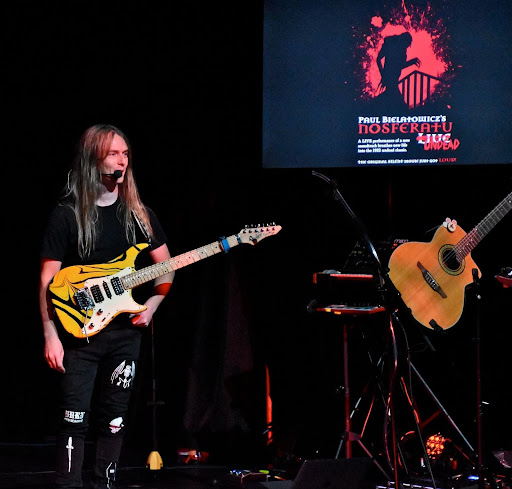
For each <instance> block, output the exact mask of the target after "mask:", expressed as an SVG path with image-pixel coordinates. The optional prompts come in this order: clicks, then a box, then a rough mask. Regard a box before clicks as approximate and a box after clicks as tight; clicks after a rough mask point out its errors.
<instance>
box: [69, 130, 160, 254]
mask: <svg viewBox="0 0 512 489" xmlns="http://www.w3.org/2000/svg"><path fill="white" fill-rule="evenodd" d="M115 134H117V135H118V136H120V137H121V138H123V139H124V141H125V142H126V145H127V146H128V166H127V168H126V171H125V175H124V181H123V183H121V184H119V201H120V206H119V207H118V217H119V219H120V221H121V222H122V223H123V224H124V228H125V232H126V238H127V240H128V242H130V243H132V244H135V239H136V238H135V231H136V227H137V226H140V227H141V228H142V231H143V233H144V234H145V235H146V237H147V238H153V229H152V227H151V223H150V220H149V216H148V213H147V210H146V208H145V206H144V204H143V203H142V201H141V200H140V197H139V192H138V190H137V185H136V184H135V179H134V177H133V171H132V152H131V147H130V143H129V142H128V139H127V138H126V136H125V135H124V134H123V132H122V131H120V130H119V129H118V128H117V127H115V126H112V125H109V124H97V125H94V126H92V127H90V128H89V129H87V130H86V131H85V132H84V133H83V134H82V137H81V138H80V142H79V144H78V148H77V152H76V157H75V161H74V165H73V168H72V169H71V171H70V173H69V176H68V182H67V186H66V194H65V198H66V201H67V202H66V203H67V205H69V206H70V207H71V208H72V209H73V212H74V213H75V217H76V222H77V224H78V253H79V255H80V257H81V258H84V257H87V256H89V255H90V254H91V252H92V251H93V250H94V248H95V244H96V239H97V234H98V229H97V225H96V224H97V222H98V208H97V206H96V201H97V199H98V197H99V196H100V192H101V189H102V186H101V174H100V172H99V170H98V163H99V162H100V161H102V160H103V159H105V158H106V157H107V155H108V151H109V149H110V144H111V142H112V139H113V138H114V135H115Z"/></svg>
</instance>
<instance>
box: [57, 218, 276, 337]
mask: <svg viewBox="0 0 512 489" xmlns="http://www.w3.org/2000/svg"><path fill="white" fill-rule="evenodd" d="M280 230H281V226H277V225H275V224H274V225H271V226H259V225H258V227H252V228H249V227H246V228H244V229H242V230H241V231H240V232H239V233H238V234H234V235H233V236H229V237H228V238H221V239H220V240H218V241H215V242H213V243H210V244H208V245H206V246H202V247H201V248H197V249H195V250H192V251H189V252H187V253H183V254H181V255H178V256H175V257H172V258H170V259H169V260H165V261H163V262H160V263H156V264H154V265H151V266H149V267H145V268H142V269H140V270H135V260H136V258H137V256H138V255H139V253H140V252H141V251H142V250H144V249H145V248H147V247H148V244H147V243H143V244H137V245H134V246H132V247H130V248H129V249H128V250H127V251H126V252H125V253H123V254H122V255H121V256H118V257H117V258H115V259H113V260H111V261H109V262H107V263H103V264H99V265H74V266H70V267H66V268H63V269H62V270H60V271H59V272H58V273H56V274H55V276H54V277H53V279H52V282H51V283H50V285H49V292H50V299H51V301H52V304H53V307H54V309H55V312H56V314H57V317H58V318H59V321H60V322H61V324H62V326H63V327H64V328H65V329H66V331H68V332H69V333H71V334H72V335H73V336H75V337H77V338H87V337H88V336H93V335H95V334H97V333H99V332H100V331H101V330H102V329H103V328H105V326H107V324H108V323H109V322H110V321H111V320H112V319H113V318H115V317H116V316H117V315H119V314H121V313H123V312H127V313H132V314H137V313H140V312H142V311H144V310H145V309H146V306H144V305H141V304H138V303H137V302H135V300H134V299H133V298H132V289H133V288H135V287H138V286H139V285H142V284H144V283H146V282H149V281H150V280H153V279H155V278H157V277H160V276H162V275H164V274H166V273H169V272H171V271H174V270H177V269H179V268H183V267H186V266H187V265H191V264H192V263H196V262H197V261H199V260H203V259H204V258H208V257H210V256H213V255H215V254H217V253H220V252H222V251H224V252H227V251H228V250H229V249H230V248H233V247H234V246H237V245H239V244H242V243H245V244H251V245H255V244H256V243H258V242H259V241H261V240H262V239H264V238H266V237H267V236H273V235H275V234H277V233H278V232H279V231H280Z"/></svg>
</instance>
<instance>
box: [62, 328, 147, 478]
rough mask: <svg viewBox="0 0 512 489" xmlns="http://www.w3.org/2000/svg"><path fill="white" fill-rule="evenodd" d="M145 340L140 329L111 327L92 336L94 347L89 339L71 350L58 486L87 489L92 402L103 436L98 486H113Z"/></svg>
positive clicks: (64, 387) (98, 443)
mask: <svg viewBox="0 0 512 489" xmlns="http://www.w3.org/2000/svg"><path fill="white" fill-rule="evenodd" d="M140 339H141V333H140V330H139V329H137V328H134V327H133V326H131V327H119V326H117V325H116V324H111V325H109V326H107V327H106V328H105V329H104V330H103V331H101V332H99V333H98V334H96V335H95V336H93V337H91V338H89V343H87V342H86V341H85V340H84V341H83V342H81V343H80V344H79V345H78V346H73V347H70V348H66V349H65V354H64V367H65V369H66V372H65V373H64V374H63V375H62V378H61V386H60V392H61V398H60V403H59V410H60V424H59V427H60V429H59V434H58V437H57V478H56V482H57V484H58V486H59V487H63V488H64V487H65V488H72V487H73V488H74V487H82V465H83V459H84V440H85V436H86V434H87V431H88V428H89V418H90V412H91V402H92V401H93V404H92V408H93V409H94V420H95V426H94V428H95V431H96V434H97V439H96V459H95V464H94V473H93V477H94V483H93V487H98V488H110V487H112V481H113V480H114V479H115V470H116V466H117V462H118V460H119V455H120V452H121V445H122V439H123V434H124V420H125V417H126V413H127V410H128V405H129V401H130V395H131V391H132V388H133V382H134V375H135V368H136V365H137V360H138V357H139V350H140ZM93 392H94V396H93Z"/></svg>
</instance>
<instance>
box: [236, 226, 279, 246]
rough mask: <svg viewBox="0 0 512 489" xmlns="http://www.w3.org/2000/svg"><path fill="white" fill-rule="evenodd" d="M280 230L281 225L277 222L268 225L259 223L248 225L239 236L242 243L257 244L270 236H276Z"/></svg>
mask: <svg viewBox="0 0 512 489" xmlns="http://www.w3.org/2000/svg"><path fill="white" fill-rule="evenodd" d="M279 231H281V226H278V225H277V224H275V223H273V224H267V225H261V224H258V225H257V226H252V227H249V226H246V227H245V228H244V229H242V230H241V231H240V232H239V233H238V237H240V240H241V242H242V243H246V244H251V245H255V244H256V243H259V242H260V241H261V240H262V239H264V238H266V237H268V236H274V234H277V233H278V232H279Z"/></svg>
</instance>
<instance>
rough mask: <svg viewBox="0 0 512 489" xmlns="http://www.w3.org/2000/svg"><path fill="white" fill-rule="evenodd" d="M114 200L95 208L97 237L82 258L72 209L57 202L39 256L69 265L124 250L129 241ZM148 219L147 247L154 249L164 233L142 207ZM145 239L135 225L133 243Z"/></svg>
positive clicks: (107, 257)
mask: <svg viewBox="0 0 512 489" xmlns="http://www.w3.org/2000/svg"><path fill="white" fill-rule="evenodd" d="M117 208H118V202H115V203H114V204H112V205H109V206H106V207H98V223H97V226H98V231H99V232H98V236H97V240H96V244H95V247H94V250H93V251H92V252H91V254H90V256H88V257H86V258H84V259H82V258H80V256H79V254H78V225H77V222H76V218H75V214H74V212H73V210H72V209H71V208H70V207H69V206H67V205H58V206H57V207H55V208H54V209H53V211H52V213H51V214H50V217H49V220H48V225H47V228H46V232H45V234H44V237H43V244H42V249H41V256H43V257H45V258H50V259H52V260H58V261H61V262H62V267H63V268H64V267H67V266H70V265H84V264H86V265H91V264H96V263H106V262H107V261H110V260H112V259H114V258H116V257H118V256H119V255H121V254H122V253H124V252H125V251H126V250H127V249H128V248H129V247H130V246H132V244H133V243H130V242H129V241H128V239H127V237H126V232H125V230H124V226H123V223H122V222H121V221H120V220H119V218H118V217H117ZM146 209H147V211H148V214H149V217H150V220H151V226H152V228H153V232H154V237H153V238H152V240H151V242H150V243H149V244H150V249H156V248H158V247H159V246H161V245H162V244H164V243H165V242H166V241H167V236H166V235H165V232H164V231H163V229H162V226H161V225H160V222H159V221H158V219H157V218H156V216H155V214H154V213H153V211H152V210H151V209H149V208H146ZM145 242H148V240H147V238H146V237H145V236H144V234H143V233H142V230H141V229H140V228H139V226H138V225H137V224H136V243H145Z"/></svg>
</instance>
